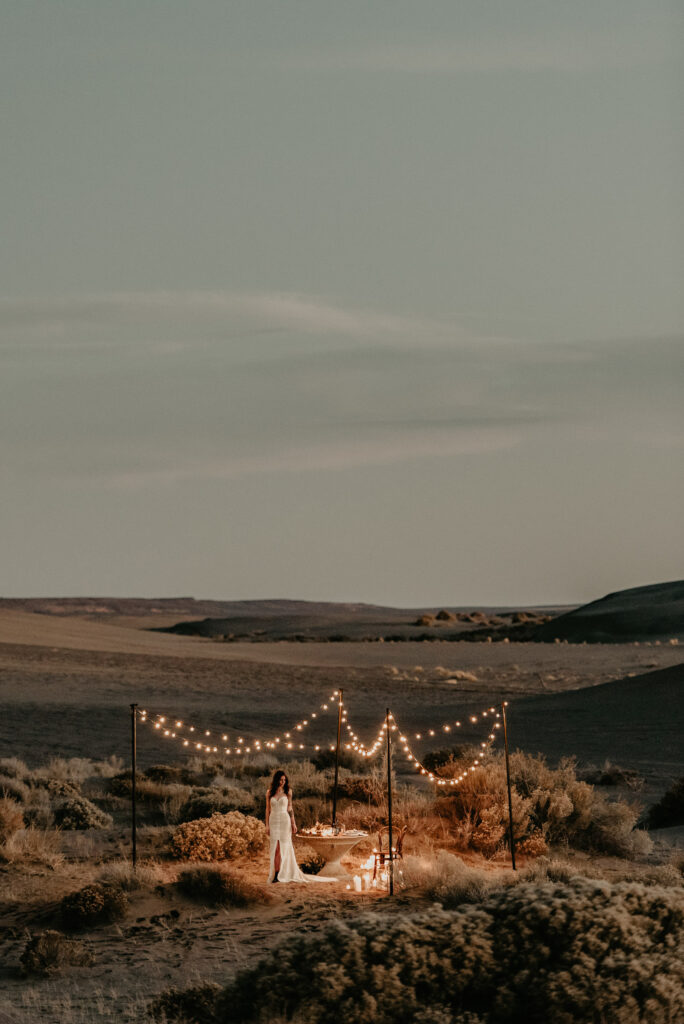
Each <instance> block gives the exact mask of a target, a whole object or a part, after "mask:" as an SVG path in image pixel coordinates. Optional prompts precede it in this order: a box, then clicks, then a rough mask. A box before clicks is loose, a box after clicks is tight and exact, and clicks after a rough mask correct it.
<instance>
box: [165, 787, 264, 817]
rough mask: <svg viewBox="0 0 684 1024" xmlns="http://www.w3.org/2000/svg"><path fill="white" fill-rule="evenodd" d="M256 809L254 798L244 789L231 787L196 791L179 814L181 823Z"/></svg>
mask: <svg viewBox="0 0 684 1024" xmlns="http://www.w3.org/2000/svg"><path fill="white" fill-rule="evenodd" d="M253 807H254V797H253V796H252V794H251V793H247V792H245V790H244V789H238V788H237V787H235V786H231V787H228V788H225V789H216V788H215V787H207V788H206V789H202V790H199V791H198V790H195V791H194V792H193V793H192V795H191V796H190V797H189V799H188V800H186V801H185V802H184V803H183V805H182V806H181V808H180V810H179V812H178V820H179V821H195V820H196V819H197V818H210V817H211V816H212V814H217V813H218V814H227V813H228V811H242V812H243V813H244V812H245V811H250V810H252V809H253Z"/></svg>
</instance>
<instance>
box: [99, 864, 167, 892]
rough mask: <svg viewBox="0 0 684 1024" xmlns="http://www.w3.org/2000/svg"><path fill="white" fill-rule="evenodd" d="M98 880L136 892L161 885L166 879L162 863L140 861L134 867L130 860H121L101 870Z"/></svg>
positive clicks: (104, 883)
mask: <svg viewBox="0 0 684 1024" xmlns="http://www.w3.org/2000/svg"><path fill="white" fill-rule="evenodd" d="M97 880H98V882H100V883H102V884H103V885H114V886H118V887H119V888H120V889H123V890H124V891H125V892H134V891H135V890H138V889H152V888H154V887H155V886H156V885H161V884H162V883H163V881H164V872H163V871H162V869H161V865H159V864H157V863H156V862H154V861H147V862H143V863H138V864H137V865H136V867H133V865H132V864H131V862H130V861H129V860H119V861H113V862H112V863H110V864H107V866H106V867H104V868H103V869H102V871H100V873H99V875H98V879H97Z"/></svg>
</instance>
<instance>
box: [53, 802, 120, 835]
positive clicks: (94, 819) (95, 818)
mask: <svg viewBox="0 0 684 1024" xmlns="http://www.w3.org/2000/svg"><path fill="white" fill-rule="evenodd" d="M55 823H56V824H57V825H58V826H59V828H63V829H69V830H78V831H81V830H84V829H88V828H109V826H110V825H111V824H112V819H111V817H110V815H109V814H105V813H104V811H101V810H100V808H99V807H96V806H95V804H94V803H92V802H91V801H90V800H87V799H86V798H85V797H84V796H75V797H70V798H69V799H68V800H64V801H63V803H61V804H60V805H59V806H58V807H56V808H55Z"/></svg>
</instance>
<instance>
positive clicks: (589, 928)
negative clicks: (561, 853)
mask: <svg viewBox="0 0 684 1024" xmlns="http://www.w3.org/2000/svg"><path fill="white" fill-rule="evenodd" d="M683 941H684V904H683V902H682V899H681V896H679V894H678V893H677V892H675V891H674V890H666V889H649V888H647V887H644V886H641V885H635V884H624V883H621V884H618V885H614V886H611V885H609V884H608V883H599V882H591V881H587V880H584V879H573V880H572V881H570V882H567V883H561V884H553V883H543V884H541V885H538V884H522V885H518V886H516V887H514V888H512V889H505V890H502V891H499V892H496V893H494V894H492V895H490V896H489V897H488V898H487V899H486V900H485V901H484V902H483V903H480V904H478V905H476V906H463V907H460V908H459V909H457V910H452V911H446V910H442V909H439V908H432V909H430V910H429V911H426V912H424V913H422V914H418V915H415V916H395V915H392V916H384V915H383V916H380V915H375V916H372V917H371V916H368V917H365V918H361V919H357V920H355V921H351V922H346V921H338V922H336V923H334V924H333V925H331V926H329V927H328V928H327V929H326V930H325V931H324V932H323V933H322V934H319V935H317V936H316V937H313V938H307V937H304V936H302V935H295V936H290V937H288V940H287V942H286V943H284V944H283V945H281V946H279V947H278V948H276V949H275V950H274V951H272V952H271V953H269V954H268V955H267V956H266V957H265V958H264V959H263V960H262V961H261V963H260V964H258V965H257V966H256V967H254V968H252V969H251V970H247V971H243V972H242V973H241V974H240V975H238V977H237V978H236V979H235V981H234V982H233V983H232V984H231V985H229V986H228V987H227V988H226V989H225V990H224V992H223V993H222V994H221V995H220V996H219V997H218V999H217V1001H216V1009H215V1010H214V1011H213V1013H214V1016H213V1021H215V1022H216V1024H218V1022H225V1021H227V1020H230V1021H231V1022H235V1024H241V1022H246V1021H257V1020H259V1021H265V1020H274V1019H286V1020H291V1021H298V1022H304V1021H306V1024H338V1022H339V1021H340V1020H343V1021H345V1024H396V1022H397V1021H401V1022H402V1024H418V1022H419V1021H423V1022H426V1021H433V1022H434V1021H443V1022H445V1024H446V1022H449V1024H461V1022H463V1021H471V1022H473V1021H478V1022H479V1024H521V1022H525V1024H548V1022H549V1021H553V1022H554V1024H577V1022H578V1021H594V1022H603V1024H608V1022H611V1024H612V1022H616V1024H617V1022H620V1024H637V1022H645V1021H648V1022H651V1024H675V1022H676V1021H678V1020H679V1019H681V1018H680V1016H679V1014H680V1011H681V1008H682V1005H684V1004H683V1000H684V957H683V956H682V943H683ZM207 1019H208V1020H212V1018H211V1017H209V1018H207Z"/></svg>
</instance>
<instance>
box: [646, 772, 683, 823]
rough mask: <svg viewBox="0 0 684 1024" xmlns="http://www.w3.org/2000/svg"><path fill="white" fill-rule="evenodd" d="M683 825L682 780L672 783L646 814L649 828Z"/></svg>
mask: <svg viewBox="0 0 684 1024" xmlns="http://www.w3.org/2000/svg"><path fill="white" fill-rule="evenodd" d="M673 825H684V778H681V779H677V781H676V782H673V783H672V785H671V786H670V788H669V789H668V791H667V793H665V795H664V796H663V798H662V800H660V801H659V802H658V803H657V804H654V805H653V807H651V809H650V810H649V812H648V827H649V828H671V827H672V826H673Z"/></svg>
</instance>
